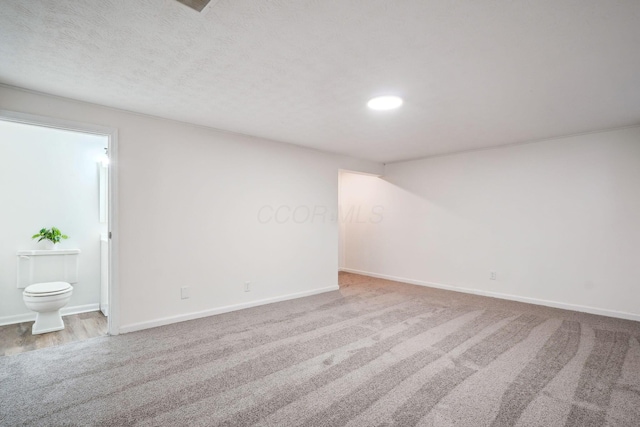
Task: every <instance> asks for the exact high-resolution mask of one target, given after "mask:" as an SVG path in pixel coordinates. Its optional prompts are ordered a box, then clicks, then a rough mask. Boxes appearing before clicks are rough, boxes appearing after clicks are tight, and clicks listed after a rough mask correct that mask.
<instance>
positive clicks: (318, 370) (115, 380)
mask: <svg viewBox="0 0 640 427" xmlns="http://www.w3.org/2000/svg"><path fill="white" fill-rule="evenodd" d="M340 280H341V290H340V291H336V292H330V293H325V294H322V295H316V296H313V297H308V298H302V299H298V300H293V301H286V302H282V303H277V304H271V305H268V306H262V307H256V308H252V309H248V310H243V311H239V312H234V313H228V314H224V315H219V316H214V317H209V318H205V319H199V320H194V321H190V322H183V323H179V324H174V325H169V326H166V327H161V328H155V329H151V330H147V331H141V332H136V333H131V334H126V335H121V336H117V337H101V338H94V339H90V340H87V341H84V342H79V343H72V344H67V345H63V346H59V347H54V348H46V349H42V350H37V351H33V352H29V353H24V354H19V355H15V356H7V357H0V388H1V390H0V391H1V393H0V424H1V425H3V426H19V425H43V426H57V425H79V426H80V425H82V426H84V425H100V426H127V425H140V426H161V425H167V426H214V425H219V426H249V425H254V424H255V425H262V426H346V425H348V426H414V425H416V426H474V427H475V426H581V427H582V426H587V427H588V426H603V425H610V426H639V425H640V343H639V342H638V339H639V337H640V324H639V323H636V322H630V321H624V320H619V319H612V318H606V317H601V316H593V315H588V314H582V313H575V312H569V311H564V310H557V309H551V308H545V307H539V306H533V305H528V304H522V303H516V302H507V301H502V300H496V299H492V298H485V297H478V296H472V295H465V294H460V293H455V292H448V291H442V290H436V289H429V288H423V287H418V286H412V285H406V284H401V283H397V282H390V281H385V280H380V279H371V278H366V277H362V276H356V275H352V274H344V273H343V274H341V277H340Z"/></svg>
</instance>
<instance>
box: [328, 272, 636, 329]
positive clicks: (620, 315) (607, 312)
mask: <svg viewBox="0 0 640 427" xmlns="http://www.w3.org/2000/svg"><path fill="white" fill-rule="evenodd" d="M340 271H344V272H346V273H354V274H360V275H362V276H369V277H376V278H379V279H387V280H393V281H396V282H403V283H409V284H411V285H418V286H427V287H429V288H437V289H445V290H448V291H455V292H462V293H465V294H473V295H481V296H485V297H492V298H499V299H505V300H510V301H518V302H526V303H528V304H535V305H543V306H546V307H553V308H561V309H564V310H571V311H580V312H582V313H590V314H598V315H600V316H608V317H616V318H619V319H626V320H635V321H636V322H638V321H640V314H633V313H626V312H624V311H615V310H607V309H604V308H597V307H588V306H584V305H577V304H568V303H564V302H557V301H548V300H543V299H537V298H529V297H521V296H518V295H511V294H503V293H500V292H491V291H483V290H480V289H471V288H460V287H457V286H452V285H444V284H442V283H434V282H426V281H423V280H415V279H407V278H406V277H397V276H391V275H388V274H379V273H372V272H370V271H362V270H355V269H352V268H342V269H340Z"/></svg>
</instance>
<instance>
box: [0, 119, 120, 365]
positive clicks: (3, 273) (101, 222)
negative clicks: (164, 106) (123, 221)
mask: <svg viewBox="0 0 640 427" xmlns="http://www.w3.org/2000/svg"><path fill="white" fill-rule="evenodd" d="M116 138H117V133H116V131H115V130H114V129H109V128H103V127H96V126H92V125H86V124H81V123H71V122H63V121H60V120H57V119H50V118H45V117H38V116H31V115H25V114H21V113H13V112H7V111H0V159H1V161H2V163H3V165H2V168H0V199H1V200H2V206H3V209H1V210H0V227H1V228H2V235H3V238H2V239H0V356H2V355H10V354H16V353H21V352H25V351H30V350H35V349H39V348H44V347H50V346H54V345H59V344H65V343H68V342H73V341H80V340H84V339H88V338H94V337H97V336H103V335H107V334H112V335H115V334H117V332H118V331H117V319H115V318H117V307H116V303H117V301H116V299H115V298H114V295H115V292H114V284H115V280H113V278H114V277H115V275H114V271H115V270H114V265H113V262H112V261H113V260H114V259H116V258H115V257H114V254H113V252H114V242H113V239H112V238H110V237H113V231H114V226H115V224H116V220H117V218H115V217H114V214H115V212H116V211H115V209H114V206H113V201H114V194H115V191H114V190H115V185H114V183H115V176H114V167H113V165H114V160H115V154H116V150H117V141H116ZM114 317H115V318H114Z"/></svg>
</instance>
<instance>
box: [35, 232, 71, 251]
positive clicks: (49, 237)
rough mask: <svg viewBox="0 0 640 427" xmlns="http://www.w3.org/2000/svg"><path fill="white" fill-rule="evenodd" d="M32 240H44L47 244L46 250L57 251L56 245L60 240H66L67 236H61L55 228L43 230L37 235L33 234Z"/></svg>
mask: <svg viewBox="0 0 640 427" xmlns="http://www.w3.org/2000/svg"><path fill="white" fill-rule="evenodd" d="M31 238H32V239H38V242H41V241H42V240H44V241H45V242H46V243H47V246H48V247H47V249H58V243H60V240H62V239H68V238H69V236H67V235H66V234H62V232H61V231H60V230H59V229H57V228H56V227H51V228H43V229H41V230H40V231H39V232H38V233H37V234H34V235H33V236H32V237H31Z"/></svg>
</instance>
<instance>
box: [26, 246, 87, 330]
mask: <svg viewBox="0 0 640 427" xmlns="http://www.w3.org/2000/svg"><path fill="white" fill-rule="evenodd" d="M79 254H80V250H79V249H64V250H29V251H18V288H24V291H23V292H22V298H23V300H24V303H25V305H26V306H27V308H28V309H29V310H31V311H35V312H36V321H35V323H34V324H33V327H32V328H31V333H32V334H33V335H37V334H44V333H47V332H54V331H60V330H62V329H64V322H63V321H62V316H61V314H60V309H62V308H63V307H64V306H66V305H67V303H68V302H69V300H70V299H71V295H72V293H73V286H72V283H74V284H75V283H77V281H78V267H79V265H78V261H79Z"/></svg>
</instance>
